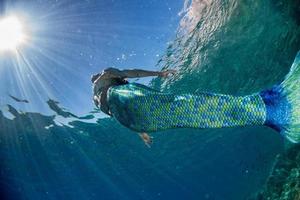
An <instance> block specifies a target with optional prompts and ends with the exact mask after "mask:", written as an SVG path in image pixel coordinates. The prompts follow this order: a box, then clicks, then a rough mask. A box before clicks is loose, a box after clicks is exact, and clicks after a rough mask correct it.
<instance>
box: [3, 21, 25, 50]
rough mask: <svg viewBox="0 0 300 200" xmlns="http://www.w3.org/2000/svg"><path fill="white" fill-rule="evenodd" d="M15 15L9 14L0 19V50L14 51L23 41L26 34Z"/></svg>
mask: <svg viewBox="0 0 300 200" xmlns="http://www.w3.org/2000/svg"><path fill="white" fill-rule="evenodd" d="M23 31H24V30H23V26H22V24H21V22H20V20H19V19H18V18H17V17H14V16H11V17H6V18H4V19H1V20H0V51H7V50H10V51H14V50H17V47H18V46H19V45H20V44H22V43H24V42H25V40H26V36H25V34H24V32H23Z"/></svg>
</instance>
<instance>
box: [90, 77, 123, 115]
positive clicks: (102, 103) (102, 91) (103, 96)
mask: <svg viewBox="0 0 300 200" xmlns="http://www.w3.org/2000/svg"><path fill="white" fill-rule="evenodd" d="M127 83H129V82H128V81H127V80H125V79H121V78H113V79H112V81H111V84H110V85H109V86H107V87H100V88H99V90H98V92H97V93H96V94H95V95H96V96H98V97H100V99H99V100H98V102H97V103H96V105H98V107H99V108H100V110H101V111H102V112H104V113H105V114H108V115H110V114H109V106H108V103H107V91H108V90H109V88H110V87H113V86H118V85H125V84H127Z"/></svg>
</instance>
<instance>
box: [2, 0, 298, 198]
mask: <svg viewBox="0 0 300 200" xmlns="http://www.w3.org/2000/svg"><path fill="white" fill-rule="evenodd" d="M186 4H187V5H186V7H187V8H189V9H186V10H185V12H184V13H183V14H182V18H183V19H182V20H181V23H180V25H179V28H178V34H177V38H176V39H175V40H174V41H173V42H172V43H171V44H170V46H169V47H168V48H167V50H166V53H165V55H164V56H163V57H162V59H161V60H160V61H159V62H158V66H159V67H160V68H161V69H167V68H172V69H177V70H178V72H179V73H178V75H176V76H175V77H173V78H170V79H167V80H160V79H154V80H152V82H151V83H150V85H151V86H152V87H154V88H159V89H161V90H163V91H172V92H176V93H181V92H185V93H186V92H196V91H211V92H218V93H227V94H239V95H243V94H248V93H252V92H257V91H260V90H262V89H265V88H268V87H270V86H272V85H274V84H275V83H277V82H280V81H281V80H282V79H283V77H284V75H285V74H286V73H287V72H288V70H289V68H290V66H291V64H292V62H293V59H294V56H295V55H296V52H297V51H298V50H299V49H300V48H299V47H300V40H299V38H300V37H299V36H300V29H299V24H300V17H299V6H300V5H299V3H298V2H297V1H292V0H290V1H287V0H285V1H284V0H281V1H275V0H257V1H253V0H245V1H235V0H216V1H210V0H206V1H204V0H203V1H201V0H198V1H196V0H195V1H193V3H192V5H190V4H189V2H188V1H187V2H186ZM47 103H48V105H49V107H50V108H51V109H52V110H53V111H54V112H53V113H54V115H53V116H47V115H45V114H42V113H32V112H21V111H17V110H15V109H14V108H13V107H12V106H9V113H10V115H13V117H12V118H8V117H6V116H7V113H4V114H1V116H0V127H1V129H0V132H1V133H2V134H1V135H0V155H1V158H2V161H1V171H0V173H1V182H0V184H1V186H0V189H1V194H2V196H3V197H4V199H217V200H235V199H236V200H240V199H247V198H248V197H251V196H253V195H254V194H255V193H256V192H257V191H258V190H260V189H261V188H262V187H263V185H264V183H265V181H266V179H267V177H268V175H269V171H270V169H271V167H272V165H273V162H274V160H275V157H276V155H277V154H278V153H280V152H282V151H284V148H285V146H286V145H288V143H287V142H286V141H285V140H284V138H282V137H281V136H280V135H279V134H278V133H276V132H275V131H273V130H271V129H269V128H266V127H250V128H232V129H220V130H217V129H215V130H194V129H178V130H171V131H165V132H159V133H155V134H153V136H154V144H153V145H152V147H151V148H150V149H149V148H146V147H145V145H144V144H143V142H142V141H141V140H140V138H139V137H138V136H137V135H136V134H135V133H133V132H131V131H129V130H128V129H126V128H124V127H122V126H121V125H120V124H119V123H118V122H116V121H115V120H114V119H109V118H106V119H97V117H96V115H95V116H94V115H93V114H90V115H88V116H83V117H82V118H80V117H77V116H76V115H74V114H72V111H70V112H67V111H64V110H62V109H61V108H60V107H59V106H58V105H57V104H56V103H55V101H48V102H47ZM66 107H67V105H66ZM57 115H59V116H60V117H61V118H65V120H66V121H71V122H69V123H64V124H59V123H57V122H56V121H55V116H57ZM92 118H93V119H92ZM83 119H89V120H90V121H83ZM93 120H94V121H93ZM92 121H93V122H92ZM45 127H46V128H45Z"/></svg>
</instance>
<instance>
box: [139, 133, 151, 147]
mask: <svg viewBox="0 0 300 200" xmlns="http://www.w3.org/2000/svg"><path fill="white" fill-rule="evenodd" d="M139 135H140V137H141V138H142V140H143V141H144V143H145V145H146V146H147V147H148V148H151V144H152V143H153V140H152V139H153V137H151V136H149V135H148V134H147V133H140V134H139Z"/></svg>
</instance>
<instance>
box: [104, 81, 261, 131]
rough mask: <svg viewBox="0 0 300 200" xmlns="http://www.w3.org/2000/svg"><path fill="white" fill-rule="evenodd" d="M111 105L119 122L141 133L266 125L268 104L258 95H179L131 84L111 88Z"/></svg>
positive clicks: (109, 100)
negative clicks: (174, 129) (177, 129)
mask: <svg viewBox="0 0 300 200" xmlns="http://www.w3.org/2000/svg"><path fill="white" fill-rule="evenodd" d="M108 104H109V108H110V110H111V113H112V115H113V116H114V117H115V118H116V119H117V120H118V121H119V122H120V123H122V124H123V125H124V126H126V127H128V128H130V129H132V130H135V131H139V132H153V131H160V130H166V129H171V128H179V127H180V128H221V127H234V126H246V125H263V124H264V122H265V119H266V107H265V104H264V102H263V100H262V98H261V96H260V95H259V94H253V95H249V96H244V97H235V96H231V95H219V94H212V93H196V94H180V95H178V94H172V93H162V92H159V91H156V90H153V89H151V88H149V87H146V86H144V85H141V84H136V83H129V84H126V85H120V86H114V87H112V88H110V89H109V92H108Z"/></svg>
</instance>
